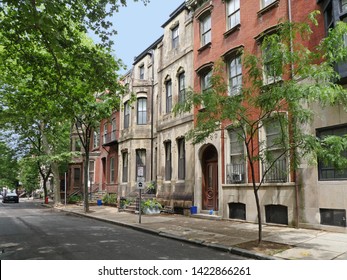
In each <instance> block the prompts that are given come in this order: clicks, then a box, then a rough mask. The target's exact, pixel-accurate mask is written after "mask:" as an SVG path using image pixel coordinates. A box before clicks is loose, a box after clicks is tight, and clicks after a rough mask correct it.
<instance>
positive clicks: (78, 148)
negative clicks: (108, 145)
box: [74, 138, 99, 152]
mask: <svg viewBox="0 0 347 280" xmlns="http://www.w3.org/2000/svg"><path fill="white" fill-rule="evenodd" d="M74 142H75V152H80V151H81V149H82V148H81V147H82V145H81V140H80V139H77V138H75V139H74ZM97 147H99V144H98V146H97Z"/></svg>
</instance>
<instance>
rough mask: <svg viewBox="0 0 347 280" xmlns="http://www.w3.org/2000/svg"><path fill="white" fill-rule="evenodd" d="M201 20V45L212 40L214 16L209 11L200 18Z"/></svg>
mask: <svg viewBox="0 0 347 280" xmlns="http://www.w3.org/2000/svg"><path fill="white" fill-rule="evenodd" d="M199 21H200V24H199V25H200V46H201V47H203V46H206V45H208V44H210V43H211V42H212V22H211V21H212V17H211V12H210V11H208V12H207V13H205V14H204V15H203V16H201V17H200V18H199Z"/></svg>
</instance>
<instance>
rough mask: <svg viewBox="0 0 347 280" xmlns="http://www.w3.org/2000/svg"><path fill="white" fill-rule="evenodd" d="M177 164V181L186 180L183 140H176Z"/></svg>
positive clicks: (184, 145)
mask: <svg viewBox="0 0 347 280" xmlns="http://www.w3.org/2000/svg"><path fill="white" fill-rule="evenodd" d="M177 150H178V153H177V163H178V174H177V179H178V180H185V178H186V144H185V139H184V138H179V139H177Z"/></svg>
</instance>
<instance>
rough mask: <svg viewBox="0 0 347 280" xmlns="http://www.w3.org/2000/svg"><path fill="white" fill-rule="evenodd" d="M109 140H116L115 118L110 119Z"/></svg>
mask: <svg viewBox="0 0 347 280" xmlns="http://www.w3.org/2000/svg"><path fill="white" fill-rule="evenodd" d="M111 129H112V131H111V141H114V140H116V131H117V123H116V118H113V119H112V121H111Z"/></svg>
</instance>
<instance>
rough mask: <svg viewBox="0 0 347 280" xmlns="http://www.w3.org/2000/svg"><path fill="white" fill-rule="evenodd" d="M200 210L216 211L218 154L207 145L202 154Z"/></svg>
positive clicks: (211, 146)
mask: <svg viewBox="0 0 347 280" xmlns="http://www.w3.org/2000/svg"><path fill="white" fill-rule="evenodd" d="M201 165H202V166H201V167H202V210H213V211H218V204H219V199H218V197H219V195H218V153H217V150H216V148H215V147H214V146H213V145H209V146H207V147H206V149H205V150H204V151H203V154H202V162H201Z"/></svg>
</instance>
